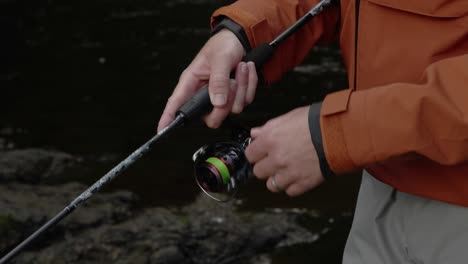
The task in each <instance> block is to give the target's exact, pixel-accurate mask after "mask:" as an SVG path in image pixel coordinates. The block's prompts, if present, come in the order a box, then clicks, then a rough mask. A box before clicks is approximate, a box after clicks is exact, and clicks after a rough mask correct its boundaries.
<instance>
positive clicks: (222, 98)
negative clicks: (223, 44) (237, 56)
mask: <svg viewBox="0 0 468 264" xmlns="http://www.w3.org/2000/svg"><path fill="white" fill-rule="evenodd" d="M230 71H231V65H229V64H228V63H226V61H225V59H224V58H223V57H216V58H214V59H213V62H212V67H211V74H210V80H209V85H208V90H209V91H210V99H211V103H212V104H213V106H215V107H223V106H224V105H225V104H226V103H227V101H228V95H229V87H230V83H229V81H230V79H229V73H230Z"/></svg>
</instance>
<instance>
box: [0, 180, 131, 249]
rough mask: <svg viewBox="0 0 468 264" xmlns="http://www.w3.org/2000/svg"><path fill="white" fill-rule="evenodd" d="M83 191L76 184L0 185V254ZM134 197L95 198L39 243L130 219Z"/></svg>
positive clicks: (124, 193)
mask: <svg viewBox="0 0 468 264" xmlns="http://www.w3.org/2000/svg"><path fill="white" fill-rule="evenodd" d="M86 188H87V187H86V186H84V185H82V184H78V183H69V184H64V185H56V186H31V185H25V184H17V183H10V184H5V185H0V208H2V210H1V211H0V237H1V239H0V252H2V251H4V250H5V249H7V248H9V247H11V246H13V245H15V244H17V243H18V242H20V240H21V239H23V238H25V237H26V236H27V235H29V234H31V233H32V232H34V231H35V230H36V229H37V228H38V227H39V226H40V225H42V224H44V223H45V222H46V221H47V220H49V219H51V218H52V217H53V216H54V215H55V214H57V213H59V212H60V211H61V210H62V209H63V208H64V207H65V206H67V205H68V204H69V203H70V202H71V201H72V200H73V199H74V198H75V197H76V196H77V195H79V194H80V193H81V192H83V191H84V190H85V189H86ZM135 203H136V196H135V195H134V194H132V193H130V192H127V191H117V192H113V193H110V194H106V193H98V194H95V195H94V196H93V197H92V198H91V199H90V200H89V201H87V202H86V203H84V204H83V205H82V206H81V207H80V208H78V209H77V210H76V211H75V212H74V213H73V214H72V215H70V216H69V217H67V218H66V219H65V220H64V221H62V222H60V223H59V224H58V226H56V227H53V230H51V232H48V233H47V234H46V235H45V236H44V237H43V238H42V239H41V240H42V245H44V244H45V243H49V242H44V239H45V241H47V240H49V239H55V238H57V237H59V238H58V239H62V235H63V234H64V233H65V232H67V233H71V234H74V233H75V232H81V231H83V230H84V231H87V230H89V229H93V228H94V227H97V226H101V225H106V224H114V223H118V222H121V221H123V220H126V219H128V218H130V217H131V216H132V215H133V210H134V205H135ZM39 247H40V246H39Z"/></svg>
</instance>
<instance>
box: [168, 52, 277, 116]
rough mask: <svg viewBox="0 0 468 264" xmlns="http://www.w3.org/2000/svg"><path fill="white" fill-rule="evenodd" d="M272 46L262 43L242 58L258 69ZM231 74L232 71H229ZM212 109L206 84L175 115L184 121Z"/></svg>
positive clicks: (265, 59)
mask: <svg viewBox="0 0 468 264" xmlns="http://www.w3.org/2000/svg"><path fill="white" fill-rule="evenodd" d="M273 50H274V47H273V46H272V45H270V44H267V43H265V44H263V45H260V46H258V47H256V48H255V49H253V50H251V51H250V52H249V53H248V54H247V55H245V57H244V58H243V59H242V61H244V62H249V61H252V62H254V63H255V68H256V69H257V72H258V69H260V68H261V67H262V66H263V64H265V63H266V62H267V61H268V60H269V59H270V58H271V55H272V54H273ZM231 76H233V73H231ZM212 109H213V105H212V104H211V100H210V94H209V93H208V85H205V86H204V87H202V88H201V89H200V90H199V91H198V92H197V93H196V94H195V95H194V96H193V97H192V98H190V100H188V101H187V102H186V103H185V104H184V105H182V107H180V108H179V110H178V111H177V113H176V115H182V116H183V117H184V118H185V121H188V120H191V119H192V118H197V117H201V116H203V115H205V114H208V113H209V112H210V111H211V110H212Z"/></svg>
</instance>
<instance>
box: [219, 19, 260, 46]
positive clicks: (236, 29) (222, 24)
mask: <svg viewBox="0 0 468 264" xmlns="http://www.w3.org/2000/svg"><path fill="white" fill-rule="evenodd" d="M224 28H225V29H228V30H230V31H231V32H232V33H234V35H236V37H237V38H238V39H239V41H240V43H241V44H242V46H243V47H244V49H245V51H246V52H247V53H248V52H249V51H250V50H251V49H252V47H251V46H250V43H249V39H248V38H247V34H246V33H245V30H244V28H243V27H242V26H241V25H239V24H237V23H236V22H234V21H233V20H231V19H229V18H228V17H225V16H222V17H220V18H218V19H217V21H216V22H215V25H214V27H213V30H212V31H211V35H212V36H213V35H214V34H216V33H218V32H219V31H220V30H221V29H224Z"/></svg>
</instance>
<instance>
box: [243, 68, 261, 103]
mask: <svg viewBox="0 0 468 264" xmlns="http://www.w3.org/2000/svg"><path fill="white" fill-rule="evenodd" d="M247 68H248V70H249V81H248V87H247V93H246V96H245V102H246V104H251V103H252V102H253V100H254V98H255V92H256V91H257V85H258V76H257V71H256V69H255V63H253V62H251V61H249V62H248V63H247Z"/></svg>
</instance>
